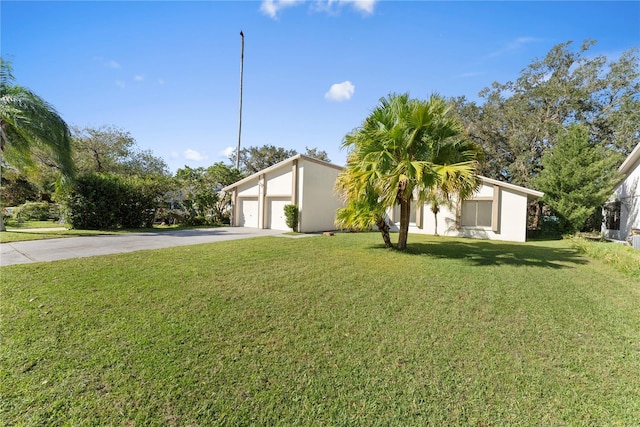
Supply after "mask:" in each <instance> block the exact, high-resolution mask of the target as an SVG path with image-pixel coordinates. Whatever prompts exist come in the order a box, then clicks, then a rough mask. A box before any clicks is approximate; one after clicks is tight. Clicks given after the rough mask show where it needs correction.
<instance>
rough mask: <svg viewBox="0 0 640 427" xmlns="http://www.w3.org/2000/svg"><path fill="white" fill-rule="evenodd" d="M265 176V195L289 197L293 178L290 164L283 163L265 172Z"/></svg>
mask: <svg viewBox="0 0 640 427" xmlns="http://www.w3.org/2000/svg"><path fill="white" fill-rule="evenodd" d="M265 178H266V181H267V192H266V195H267V197H268V196H273V197H282V196H289V197H291V188H292V186H291V183H292V178H293V173H292V172H291V164H285V165H283V166H282V167H281V168H278V169H276V170H274V171H271V172H269V173H267V174H265Z"/></svg>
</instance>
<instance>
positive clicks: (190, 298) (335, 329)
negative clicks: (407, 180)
mask: <svg viewBox="0 0 640 427" xmlns="http://www.w3.org/2000/svg"><path fill="white" fill-rule="evenodd" d="M380 243H381V239H380V237H379V236H378V235H377V234H374V233H357V234H337V235H336V236H333V237H313V238H308V239H283V238H277V237H265V238H258V239H250V240H237V241H229V242H221V243H215V244H207V245H199V246H190V247H182V248H172V249H164V250H158V251H145V252H135V253H129V254H122V255H113V256H105V257H94V258H85V259H82V260H68V261H59V262H52V263H40V264H25V265H15V266H9V267H2V270H1V273H2V282H1V285H0V315H1V319H2V328H1V330H0V331H1V335H0V337H1V342H0V347H1V348H2V352H0V421H2V422H4V423H5V424H9V425H11V424H19V425H20V424H24V425H60V424H62V425H116V424H118V425H121V424H125V425H126V424H139V425H349V426H351V425H356V426H357V425H364V426H371V425H398V426H410V425H421V426H423V425H474V426H480V425H527V426H529V425H634V424H636V423H637V420H638V419H640V376H638V372H640V332H638V331H640V285H639V284H638V281H637V280H634V279H632V278H630V277H629V276H628V275H625V274H622V273H620V272H618V271H617V270H616V269H614V268H612V267H611V266H610V265H608V264H606V263H605V262H603V261H602V260H600V259H589V258H586V257H584V256H582V255H580V254H579V253H578V252H577V251H576V250H575V249H573V248H571V247H570V246H569V245H568V243H567V242H564V241H553V242H536V243H528V244H514V243H499V242H489V241H472V240H464V239H447V238H433V237H429V236H418V235H412V236H410V241H409V250H408V251H407V253H399V252H396V251H389V250H386V249H384V248H383V247H382V245H381V244H380Z"/></svg>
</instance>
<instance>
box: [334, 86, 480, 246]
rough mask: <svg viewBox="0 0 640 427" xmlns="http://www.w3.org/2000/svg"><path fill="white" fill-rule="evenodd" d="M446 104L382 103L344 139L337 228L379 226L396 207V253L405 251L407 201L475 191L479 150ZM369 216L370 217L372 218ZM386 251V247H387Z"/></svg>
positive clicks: (398, 98) (403, 98)
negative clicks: (440, 191) (345, 156)
mask: <svg viewBox="0 0 640 427" xmlns="http://www.w3.org/2000/svg"><path fill="white" fill-rule="evenodd" d="M449 110H450V108H449V106H448V105H447V103H446V102H445V100H444V99H443V98H441V97H439V96H437V95H432V96H431V97H430V99H429V100H428V101H421V100H416V99H410V98H409V95H408V94H403V95H395V94H393V95H389V96H388V97H387V98H381V99H380V102H379V104H378V106H377V107H376V108H375V110H374V111H373V112H372V113H371V115H369V117H367V118H366V119H365V121H364V123H363V124H362V125H361V126H360V127H359V128H357V129H355V130H354V131H353V132H351V133H350V134H348V135H347V136H346V137H345V140H344V142H343V144H342V145H343V147H344V148H348V149H349V150H350V151H349V155H348V159H347V166H346V168H345V171H344V172H342V174H341V176H340V177H339V179H338V181H337V183H338V184H337V189H338V191H340V192H341V193H342V195H343V198H344V199H345V201H346V207H345V208H344V209H343V210H340V211H339V212H338V221H337V223H338V225H340V226H342V227H345V226H346V227H348V226H350V225H351V224H359V225H362V223H367V222H368V223H369V225H374V224H375V225H378V228H379V229H380V224H383V228H382V229H380V231H381V232H382V234H383V238H384V239H385V244H387V238H386V237H385V233H387V234H388V228H387V227H385V226H386V225H387V223H386V219H385V217H384V214H383V212H385V211H386V209H387V208H390V207H393V206H394V205H396V204H398V205H400V232H399V236H398V245H397V248H398V249H400V250H403V249H405V248H406V245H407V237H408V232H409V219H410V215H411V201H412V200H416V201H417V202H418V203H419V204H423V203H425V202H426V201H428V199H429V195H430V194H432V192H433V189H434V188H440V189H444V190H445V191H447V192H449V191H453V190H454V189H455V188H461V189H464V188H477V178H476V176H475V171H476V169H477V160H478V157H479V152H480V149H479V148H478V147H477V146H476V145H475V144H473V143H471V142H469V141H467V140H466V139H465V138H464V131H463V128H462V126H461V125H460V124H459V122H458V121H457V120H456V119H455V118H454V117H453V116H451V115H450V114H449ZM372 213H373V215H372ZM387 246H391V244H390V242H389V244H387Z"/></svg>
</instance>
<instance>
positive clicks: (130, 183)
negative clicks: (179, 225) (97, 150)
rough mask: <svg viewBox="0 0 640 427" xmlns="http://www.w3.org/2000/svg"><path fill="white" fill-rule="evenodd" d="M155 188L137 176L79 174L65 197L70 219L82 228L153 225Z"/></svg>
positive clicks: (155, 204) (76, 226) (77, 226)
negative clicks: (66, 197)
mask: <svg viewBox="0 0 640 427" xmlns="http://www.w3.org/2000/svg"><path fill="white" fill-rule="evenodd" d="M156 190H157V189H156V188H154V187H153V185H150V184H149V183H148V182H146V180H144V179H140V178H127V177H122V176H119V175H108V174H86V175H82V176H80V177H78V179H77V180H76V182H75V184H74V187H73V189H72V191H71V193H70V195H69V197H68V200H67V207H68V211H69V212H68V217H69V218H68V220H69V223H70V224H71V225H72V226H73V227H74V228H81V229H104V228H141V227H152V226H153V220H154V218H155V212H156V208H157V204H158V203H157V200H158V194H157V193H158V191H156Z"/></svg>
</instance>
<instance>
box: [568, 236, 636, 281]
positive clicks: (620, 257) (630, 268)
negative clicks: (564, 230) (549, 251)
mask: <svg viewBox="0 0 640 427" xmlns="http://www.w3.org/2000/svg"><path fill="white" fill-rule="evenodd" d="M569 241H570V242H571V246H573V247H574V248H575V249H576V250H577V251H578V252H580V253H583V254H585V255H587V256H589V257H591V258H595V259H599V260H601V261H603V262H605V263H607V264H610V265H611V266H613V267H614V268H615V269H616V270H618V271H620V272H622V273H624V274H627V275H629V276H631V277H633V278H637V279H640V251H637V250H635V249H633V248H632V247H630V246H625V245H621V244H617V243H611V242H597V241H591V240H587V239H584V238H581V237H572V238H570V239H569Z"/></svg>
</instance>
